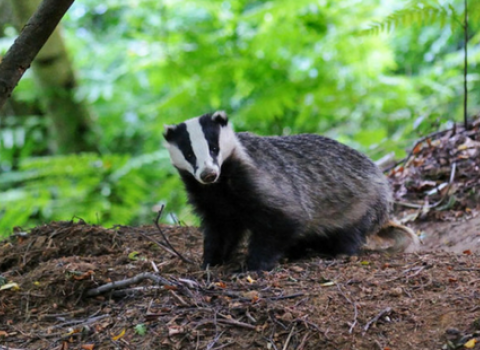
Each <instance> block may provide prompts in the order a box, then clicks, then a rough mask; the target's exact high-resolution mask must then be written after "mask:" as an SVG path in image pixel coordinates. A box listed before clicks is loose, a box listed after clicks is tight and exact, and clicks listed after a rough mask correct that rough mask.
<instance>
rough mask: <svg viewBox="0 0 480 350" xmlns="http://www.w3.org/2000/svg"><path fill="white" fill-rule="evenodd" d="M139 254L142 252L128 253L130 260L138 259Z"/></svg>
mask: <svg viewBox="0 0 480 350" xmlns="http://www.w3.org/2000/svg"><path fill="white" fill-rule="evenodd" d="M138 254H140V253H139V252H131V253H130V254H128V258H129V259H130V260H137V256H138Z"/></svg>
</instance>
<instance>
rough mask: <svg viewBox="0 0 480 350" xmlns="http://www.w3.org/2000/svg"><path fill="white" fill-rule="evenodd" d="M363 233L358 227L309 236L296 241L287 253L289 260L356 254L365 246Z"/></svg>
mask: <svg viewBox="0 0 480 350" xmlns="http://www.w3.org/2000/svg"><path fill="white" fill-rule="evenodd" d="M365 236H366V235H365V232H364V231H363V230H362V229H360V228H358V227H350V228H347V229H336V230H330V231H329V232H326V233H325V234H321V235H320V234H315V233H313V234H310V235H308V236H306V237H304V238H301V239H298V240H297V241H296V242H295V244H292V245H291V246H290V247H289V249H288V251H287V257H288V259H289V260H298V259H302V258H306V257H310V256H314V255H321V256H327V257H335V256H337V255H354V254H358V253H359V252H360V250H361V248H362V247H363V245H364V244H365V241H366V239H365Z"/></svg>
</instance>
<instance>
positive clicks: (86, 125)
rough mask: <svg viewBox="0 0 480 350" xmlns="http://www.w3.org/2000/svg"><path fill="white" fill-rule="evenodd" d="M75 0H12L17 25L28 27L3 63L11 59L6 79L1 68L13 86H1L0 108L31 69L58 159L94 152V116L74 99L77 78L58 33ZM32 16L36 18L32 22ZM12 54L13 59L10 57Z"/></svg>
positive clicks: (24, 28) (51, 145)
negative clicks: (92, 122) (92, 126)
mask: <svg viewBox="0 0 480 350" xmlns="http://www.w3.org/2000/svg"><path fill="white" fill-rule="evenodd" d="M73 1H74V0H43V2H41V0H11V5H12V7H13V10H14V13H15V16H16V18H17V26H18V27H19V28H21V27H22V25H23V23H26V22H27V20H28V22H27V24H26V25H25V26H24V27H23V29H22V31H21V33H20V36H19V37H18V38H17V40H16V41H15V43H14V45H13V46H12V48H11V49H10V50H9V51H8V52H7V55H6V56H5V58H4V61H6V60H7V58H9V59H10V61H8V62H10V63H9V64H8V65H7V67H8V68H7V72H9V75H7V79H5V76H4V75H3V73H2V69H1V66H0V79H3V81H4V82H5V80H6V81H7V82H9V85H8V87H7V90H5V88H4V90H3V91H2V81H0V107H1V105H2V95H4V98H5V99H6V98H7V97H8V95H10V94H11V91H12V90H13V88H14V87H15V85H16V84H17V82H18V80H19V79H20V77H21V76H22V75H23V73H24V72H25V70H26V69H27V68H28V67H29V65H30V63H31V64H32V69H33V73H34V79H35V81H36V83H37V85H38V86H39V92H40V94H41V96H40V97H41V99H42V101H43V102H44V106H45V112H46V114H47V116H48V117H49V118H50V122H49V125H50V127H49V130H50V137H49V139H50V140H51V142H50V145H49V148H50V150H51V151H52V152H53V153H60V154H66V153H76V152H82V151H94V150H95V146H94V142H93V133H92V131H91V129H92V128H91V116H90V113H89V110H88V108H87V107H86V106H85V104H84V103H82V102H81V101H77V100H76V99H75V96H74V95H75V94H74V92H75V87H76V79H75V74H74V71H73V68H72V65H71V62H70V60H69V58H68V55H67V51H66V49H65V45H64V43H63V39H62V36H61V34H60V30H59V28H57V29H55V27H56V26H57V24H58V22H59V21H60V19H61V18H62V16H63V15H64V14H65V12H66V11H67V10H68V8H69V7H70V5H71V4H72V3H73ZM40 2H41V3H40ZM37 7H38V10H37V11H36V12H35V9H37ZM34 12H35V13H34ZM32 13H34V14H33V15H32ZM30 15H32V17H31V18H30V19H28V18H29V16H30ZM47 27H48V33H47ZM49 36H50V38H49V39H48V37H49ZM46 39H48V41H46ZM17 44H18V45H17ZM16 46H18V47H19V48H16ZM42 46H43V48H42ZM40 48H41V50H40ZM11 51H12V53H11V57H7V56H8V55H10V52H11ZM35 56H36V57H35ZM33 58H35V60H33ZM32 60H33V62H32ZM2 65H3V62H2ZM8 78H10V80H9V79H8ZM15 79H16V80H15ZM5 91H6V95H7V96H5Z"/></svg>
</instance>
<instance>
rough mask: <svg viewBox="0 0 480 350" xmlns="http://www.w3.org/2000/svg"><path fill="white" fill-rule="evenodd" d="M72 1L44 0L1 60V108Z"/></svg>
mask: <svg viewBox="0 0 480 350" xmlns="http://www.w3.org/2000/svg"><path fill="white" fill-rule="evenodd" d="M73 2H74V0H43V2H42V3H41V4H40V6H39V7H38V9H37V11H36V12H35V13H34V14H33V15H32V17H31V18H30V19H29V21H28V22H27V24H26V25H25V26H24V27H23V29H22V31H21V33H20V35H19V36H18V38H17V39H16V40H15V42H14V43H13V45H12V46H11V47H10V49H9V50H8V51H7V53H6V54H5V56H4V57H3V59H2V61H1V63H0V108H2V106H3V105H4V104H5V102H6V100H7V99H8V98H9V97H10V96H11V94H12V91H13V89H14V88H15V86H17V84H18V82H19V81H20V79H21V78H22V76H23V74H24V73H25V71H26V70H27V69H28V68H29V67H30V64H31V63H32V61H33V59H34V58H35V56H36V55H37V54H38V52H39V51H40V49H41V48H42V47H43V45H44V44H45V43H46V41H47V40H48V38H49V37H50V35H51V34H52V33H53V31H54V30H55V27H56V26H57V25H58V23H59V22H60V20H61V19H62V17H63V16H64V15H65V13H66V12H67V10H68V9H69V8H70V6H71V5H72V4H73Z"/></svg>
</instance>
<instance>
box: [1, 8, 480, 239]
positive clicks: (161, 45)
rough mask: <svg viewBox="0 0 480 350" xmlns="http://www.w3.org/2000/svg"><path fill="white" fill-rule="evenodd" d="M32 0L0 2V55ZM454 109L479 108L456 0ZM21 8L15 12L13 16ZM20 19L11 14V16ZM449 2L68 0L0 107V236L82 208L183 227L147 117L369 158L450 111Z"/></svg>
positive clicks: (475, 23)
mask: <svg viewBox="0 0 480 350" xmlns="http://www.w3.org/2000/svg"><path fill="white" fill-rule="evenodd" d="M38 3H39V0H4V1H3V2H2V4H1V5H0V7H1V8H0V14H1V15H0V55H3V54H4V53H5V52H6V51H7V50H8V48H9V47H10V45H11V44H12V43H13V40H14V39H15V37H16V36H17V35H18V32H19V29H20V28H21V27H22V25H23V23H25V21H26V18H28V15H27V10H26V9H25V8H21V7H19V6H27V7H28V6H30V7H31V8H32V9H34V8H35V7H36V6H37V5H38ZM468 5H469V11H468V14H469V17H470V24H469V28H468V33H469V37H468V39H469V41H468V49H469V55H468V60H469V65H468V67H469V74H468V90H469V107H468V111H469V115H473V114H475V113H478V111H479V106H480V93H479V92H480V79H479V73H480V68H479V64H480V1H476V0H475V1H473V0H470V1H469V2H468ZM26 15H27V16H26ZM25 16H26V17H25ZM463 18H464V1H463V0H462V1H457V0H451V1H421V2H420V1H414V2H411V1H408V2H407V1H395V0H362V1H360V0H342V1H334V0H317V1H305V0H297V1H291V0H276V1H242V0H230V1H229V0H224V1H215V0H195V1H193V0H181V1H180V0H160V1H158V0H105V1H103V2H101V3H99V2H98V1H94V0H77V1H75V3H74V4H73V6H72V7H71V9H70V10H69V12H68V13H67V15H66V17H65V18H64V19H63V20H62V22H61V27H62V28H61V33H60V35H58V36H57V38H56V39H54V40H53V42H52V43H50V47H49V48H48V49H47V48H46V49H45V50H46V52H44V55H43V56H42V55H39V58H37V60H36V62H35V63H34V65H33V67H32V69H31V70H29V71H28V72H27V74H26V75H25V76H24V77H23V79H22V80H21V82H20V84H19V85H18V87H17V88H16V89H15V91H14V94H13V96H12V98H11V99H10V100H9V102H8V103H7V105H6V106H4V107H3V108H2V109H1V110H0V235H8V234H11V232H12V230H13V228H14V227H16V226H20V227H23V228H28V227H32V226H35V225H39V224H42V223H46V222H49V221H51V220H70V219H72V218H74V217H78V218H82V219H84V220H85V221H87V222H89V223H92V224H100V225H103V226H107V227H108V226H112V225H115V224H119V225H139V224H148V223H151V222H152V219H153V218H154V217H155V213H154V210H156V209H158V207H159V205H160V204H166V209H165V212H164V215H163V218H162V220H163V221H165V222H177V221H180V222H186V223H195V219H194V216H193V215H192V214H191V212H190V211H189V208H188V206H186V199H185V193H184V191H183V188H182V185H181V183H180V181H179V177H178V175H177V174H176V171H175V169H174V168H173V167H172V166H171V165H170V162H169V159H168V154H167V152H166V150H165V148H164V147H163V145H162V142H163V140H162V132H163V125H164V124H170V123H178V122H181V121H183V120H185V119H187V118H191V117H194V116H198V115H200V114H203V113H206V112H209V111H214V110H217V109H222V110H226V111H227V112H228V113H229V114H230V116H231V120H232V121H233V123H234V125H235V128H236V130H237V131H243V130H249V131H252V132H255V133H258V134H262V135H268V134H277V135H286V134H294V133H301V132H313V133H321V134H324V135H326V136H330V137H333V138H335V139H337V140H339V141H341V142H345V143H347V144H349V145H351V146H353V147H354V148H357V149H359V150H361V151H363V152H365V153H367V154H368V155H370V156H371V157H372V158H373V159H378V158H381V157H382V156H384V155H386V154H388V153H390V152H395V155H396V156H397V157H399V158H400V157H402V156H404V155H405V148H406V147H408V146H409V145H411V143H412V141H413V140H414V139H416V138H418V137H419V136H420V135H424V134H427V133H429V132H431V131H435V130H437V129H440V128H445V127H448V126H449V125H451V123H452V122H453V121H457V122H461V121H462V120H463V119H462V118H463V107H462V104H463V44H464V39H463V36H464V31H463V28H462V26H463Z"/></svg>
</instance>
